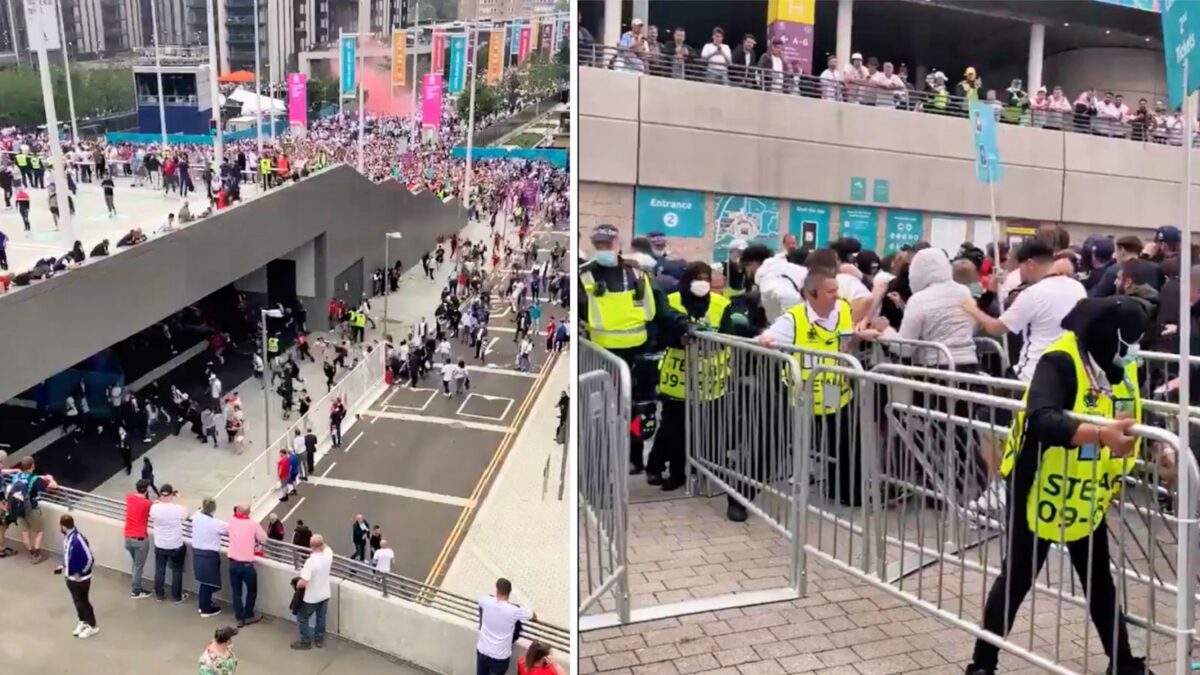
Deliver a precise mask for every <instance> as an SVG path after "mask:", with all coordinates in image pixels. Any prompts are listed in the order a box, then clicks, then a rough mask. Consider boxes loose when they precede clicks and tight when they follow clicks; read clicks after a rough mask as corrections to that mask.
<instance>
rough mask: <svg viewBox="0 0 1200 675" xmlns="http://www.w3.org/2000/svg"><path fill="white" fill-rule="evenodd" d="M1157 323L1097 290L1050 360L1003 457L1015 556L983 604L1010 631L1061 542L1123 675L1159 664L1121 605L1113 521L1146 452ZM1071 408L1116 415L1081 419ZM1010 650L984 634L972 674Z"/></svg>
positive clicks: (991, 626) (984, 674)
mask: <svg viewBox="0 0 1200 675" xmlns="http://www.w3.org/2000/svg"><path fill="white" fill-rule="evenodd" d="M1145 326H1146V314H1145V312H1144V310H1143V309H1142V308H1141V306H1139V305H1138V304H1137V303H1135V302H1132V301H1130V300H1129V298H1122V297H1120V296H1117V297H1108V298H1085V299H1083V300H1080V301H1079V302H1078V303H1077V304H1076V305H1075V308H1074V309H1072V310H1071V311H1070V312H1069V313H1068V314H1067V315H1066V317H1065V318H1064V319H1063V320H1062V327H1063V328H1064V329H1066V332H1065V333H1063V335H1062V336H1061V337H1060V338H1058V340H1056V341H1055V342H1054V343H1053V344H1051V345H1050V346H1049V347H1048V348H1047V349H1046V351H1045V353H1044V354H1043V355H1042V358H1041V360H1040V361H1038V365H1037V368H1036V370H1035V371H1034V374H1033V379H1032V381H1031V382H1030V383H1029V389H1028V391H1027V392H1026V393H1025V410H1024V412H1019V413H1017V414H1016V415H1015V416H1014V419H1013V424H1012V427H1011V430H1010V432H1009V437H1008V443H1007V445H1006V447H1005V450H1004V458H1003V460H1002V461H1001V466H1000V472H1001V474H1003V475H1004V477H1005V479H1006V487H1007V489H1008V508H1010V509H1012V513H1009V514H1007V515H1005V516H1004V518H1005V521H1004V522H1005V523H1006V524H1008V529H1009V530H1010V531H1009V532H1008V537H1009V542H1008V546H1006V547H1005V548H1006V549H1007V551H1008V559H1006V560H1005V561H1004V562H1003V563H1002V564H1001V566H1000V575H999V576H998V577H996V580H995V582H994V583H993V584H992V588H991V591H990V592H989V593H988V598H987V604H986V605H985V607H984V610H983V628H984V629H985V630H987V631H989V632H991V633H994V634H996V635H1000V636H1004V635H1007V634H1008V631H1009V630H1010V629H1011V627H1012V624H1013V620H1014V619H1015V617H1016V615H1017V612H1018V610H1020V608H1021V603H1022V601H1023V600H1024V599H1025V595H1026V594H1027V593H1028V592H1029V589H1030V586H1031V585H1032V583H1033V580H1034V578H1035V577H1036V576H1037V574H1038V573H1039V572H1040V571H1041V569H1042V564H1043V563H1045V561H1046V555H1047V553H1049V551H1050V545H1051V544H1054V543H1057V544H1061V545H1062V546H1063V547H1065V548H1066V549H1067V552H1068V553H1069V554H1070V556H1071V565H1072V566H1073V567H1074V568H1075V572H1076V574H1078V575H1079V577H1080V581H1081V583H1082V588H1085V589H1088V593H1087V595H1088V604H1089V605H1090V606H1091V616H1092V622H1093V623H1094V624H1095V626H1096V635H1097V637H1098V638H1099V640H1100V644H1101V645H1103V646H1104V652H1105V653H1106V654H1107V655H1108V658H1109V667H1108V671H1107V672H1109V673H1114V674H1115V675H1143V674H1145V673H1149V672H1150V671H1149V669H1148V668H1147V667H1146V662H1145V660H1144V659H1140V658H1135V657H1133V656H1132V652H1131V651H1130V647H1129V635H1128V631H1127V630H1126V628H1125V617H1124V614H1123V612H1121V611H1120V610H1119V609H1117V607H1118V606H1117V599H1118V598H1117V593H1116V587H1115V585H1114V584H1113V575H1112V571H1111V570H1110V567H1109V566H1110V553H1109V534H1108V527H1107V525H1106V524H1105V515H1106V514H1107V512H1108V509H1109V507H1110V505H1111V504H1112V502H1113V499H1114V498H1115V497H1116V496H1117V495H1118V494H1119V493H1120V490H1121V483H1122V481H1123V476H1124V475H1126V474H1128V473H1129V472H1130V471H1131V470H1132V469H1133V466H1134V462H1135V460H1136V459H1137V457H1138V452H1139V449H1140V448H1139V445H1140V442H1139V441H1138V439H1136V438H1135V437H1134V436H1133V435H1131V434H1130V427H1131V426H1133V425H1134V424H1136V423H1138V422H1140V421H1141V417H1142V401H1141V397H1140V394H1139V387H1138V361H1137V358H1138V342H1139V341H1141V339H1142V336H1143V334H1144V331H1145ZM1069 413H1075V414H1077V415H1088V416H1093V417H1101V418H1105V419H1108V420H1115V422H1113V423H1109V424H1093V423H1090V422H1081V421H1079V420H1078V419H1076V418H1074V417H1072V416H1071V415H1070V414H1069ZM1062 583H1064V584H1065V583H1068V582H1066V581H1063V582H1062ZM1006 612H1007V614H1006ZM1114 637H1115V642H1114ZM998 654H999V650H998V648H997V647H996V646H995V645H992V644H990V643H988V642H985V641H983V640H979V641H977V642H976V643H975V651H974V655H973V660H972V663H971V665H970V666H968V667H967V669H966V673H967V675H991V674H992V673H995V672H996V667H997V657H998Z"/></svg>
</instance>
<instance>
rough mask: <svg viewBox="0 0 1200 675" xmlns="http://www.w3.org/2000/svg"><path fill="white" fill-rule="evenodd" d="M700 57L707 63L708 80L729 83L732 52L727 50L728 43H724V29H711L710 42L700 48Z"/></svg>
mask: <svg viewBox="0 0 1200 675" xmlns="http://www.w3.org/2000/svg"><path fill="white" fill-rule="evenodd" d="M700 59H701V60H702V61H704V62H705V64H706V65H707V76H708V81H709V82H716V83H720V84H728V83H729V65H730V64H731V63H733V54H732V53H731V52H730V51H729V45H727V44H725V31H724V29H722V28H719V27H718V28H714V29H713V33H712V42H709V43H708V44H706V45H704V48H703V49H701V50H700Z"/></svg>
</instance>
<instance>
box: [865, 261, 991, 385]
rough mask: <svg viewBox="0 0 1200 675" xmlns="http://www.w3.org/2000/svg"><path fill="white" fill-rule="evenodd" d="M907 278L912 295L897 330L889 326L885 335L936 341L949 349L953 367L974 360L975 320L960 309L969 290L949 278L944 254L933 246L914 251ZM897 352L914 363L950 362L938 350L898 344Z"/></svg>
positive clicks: (948, 268) (945, 364) (941, 363)
mask: <svg viewBox="0 0 1200 675" xmlns="http://www.w3.org/2000/svg"><path fill="white" fill-rule="evenodd" d="M908 279H909V284H910V285H911V286H912V290H913V295H912V297H911V298H909V300H908V304H907V305H906V306H905V307H904V319H903V320H902V321H901V322H900V331H899V333H897V332H896V331H894V330H892V329H890V328H889V329H888V330H887V331H886V332H885V335H899V337H902V338H904V339H907V340H922V341H924V342H940V343H942V344H944V345H946V347H947V348H949V350H950V356H951V358H953V360H954V365H956V366H962V365H968V364H974V363H978V359H977V358H976V355H975V320H974V319H972V318H971V315H969V314H967V311H966V310H965V309H963V308H962V302H963V301H964V300H972V298H971V291H970V290H968V289H967V287H966V286H963V285H962V284H959V283H956V282H955V281H954V280H953V279H952V278H951V274H950V260H949V259H948V258H947V257H946V254H945V253H943V252H942V251H941V250H940V249H935V248H927V249H924V250H922V251H918V252H917V254H916V255H915V256H913V259H912V263H910V264H909V267H908ZM899 351H900V353H901V354H902V355H904V356H908V357H912V359H913V362H914V363H915V364H916V365H922V366H941V367H947V366H949V365H950V364H947V363H946V362H945V361H946V357H945V354H944V353H943V352H941V350H935V349H922V348H919V347H918V348H915V349H914V348H912V347H902V348H901V349H900V350H899Z"/></svg>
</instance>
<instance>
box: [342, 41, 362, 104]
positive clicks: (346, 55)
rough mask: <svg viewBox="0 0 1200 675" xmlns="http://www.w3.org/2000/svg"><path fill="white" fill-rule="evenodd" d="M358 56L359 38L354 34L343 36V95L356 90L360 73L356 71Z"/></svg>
mask: <svg viewBox="0 0 1200 675" xmlns="http://www.w3.org/2000/svg"><path fill="white" fill-rule="evenodd" d="M357 56H358V38H357V37H354V36H350V37H343V38H342V48H341V60H342V95H343V96H346V95H348V94H353V93H354V92H355V91H356V85H357V83H356V82H355V81H354V78H355V76H356V75H357V74H358V73H357V72H356V71H355V68H356V66H357V64H356V60H357Z"/></svg>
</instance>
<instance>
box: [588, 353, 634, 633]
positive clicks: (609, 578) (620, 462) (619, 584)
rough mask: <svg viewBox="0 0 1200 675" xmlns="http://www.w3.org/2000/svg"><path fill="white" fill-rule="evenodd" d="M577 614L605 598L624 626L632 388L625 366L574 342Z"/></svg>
mask: <svg viewBox="0 0 1200 675" xmlns="http://www.w3.org/2000/svg"><path fill="white" fill-rule="evenodd" d="M577 353H578V354H579V357H578V358H579V390H578V393H577V394H576V395H577V396H578V397H579V405H578V410H579V421H578V428H579V432H578V434H579V447H578V453H577V454H578V461H579V468H578V472H579V511H578V515H577V519H576V520H577V522H578V524H579V548H580V551H579V556H580V560H581V566H582V567H583V569H582V570H580V584H581V585H582V586H581V588H580V591H579V598H580V600H579V615H580V616H582V615H583V614H585V613H586V612H587V610H588V609H590V608H591V607H592V606H594V605H596V604H597V603H600V602H601V601H602V600H603V599H604V597H605V596H606V595H611V596H612V598H613V600H614V601H615V608H616V612H617V615H618V616H619V617H620V620H621V622H622V623H628V622H629V613H630V603H629V561H628V557H627V536H628V530H627V527H628V508H629V485H628V478H629V476H628V471H627V462H628V461H629V459H628V458H629V442H630V441H629V422H630V416H631V415H632V408H633V386H632V378H631V375H630V371H629V366H628V365H627V364H626V363H625V362H624V361H622V360H621V359H620V358H618V357H616V356H614V355H613V354H612V353H611V352H609V351H608V350H606V349H604V348H602V347H598V346H596V345H595V344H594V343H592V342H590V341H588V340H583V339H581V340H580V341H579V349H578V350H577Z"/></svg>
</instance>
